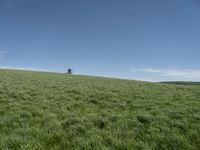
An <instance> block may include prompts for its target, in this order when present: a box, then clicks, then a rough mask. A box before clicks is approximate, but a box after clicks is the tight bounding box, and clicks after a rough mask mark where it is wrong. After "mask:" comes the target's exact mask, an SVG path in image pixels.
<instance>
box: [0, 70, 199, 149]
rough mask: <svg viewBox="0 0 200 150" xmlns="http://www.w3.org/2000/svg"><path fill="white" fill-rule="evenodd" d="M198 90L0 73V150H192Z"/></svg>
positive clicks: (196, 128) (195, 138) (196, 135)
mask: <svg viewBox="0 0 200 150" xmlns="http://www.w3.org/2000/svg"><path fill="white" fill-rule="evenodd" d="M199 148H200V86H197V85H195V86H192V85H168V84H163V83H148V82H139V81H129V80H119V79H109V78H98V77H89V76H78V75H66V74H56V73H42V72H28V71H14V70H0V149H1V150H10V149H13V150H36V149H37V150H71V149H72V150H109V149H111V150H112V149H113V150H145V149H149V150H150V149H154V150H165V149H166V150H167V149H171V150H172V149H174V150H190V149H191V150H195V149H196V150H197V149H199Z"/></svg>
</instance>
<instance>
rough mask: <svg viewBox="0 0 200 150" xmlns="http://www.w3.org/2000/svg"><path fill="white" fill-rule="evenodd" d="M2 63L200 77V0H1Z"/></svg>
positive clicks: (153, 77)
mask: <svg viewBox="0 0 200 150" xmlns="http://www.w3.org/2000/svg"><path fill="white" fill-rule="evenodd" d="M0 67H1V68H19V69H20V68H21V69H32V70H47V71H56V72H65V71H66V70H67V68H68V67H70V68H72V69H73V70H74V71H75V72H76V73H79V74H89V75H98V76H108V77H119V78H127V79H136V80H148V81H163V80H188V81H189V80H190V81H200V1H199V0H0Z"/></svg>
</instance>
